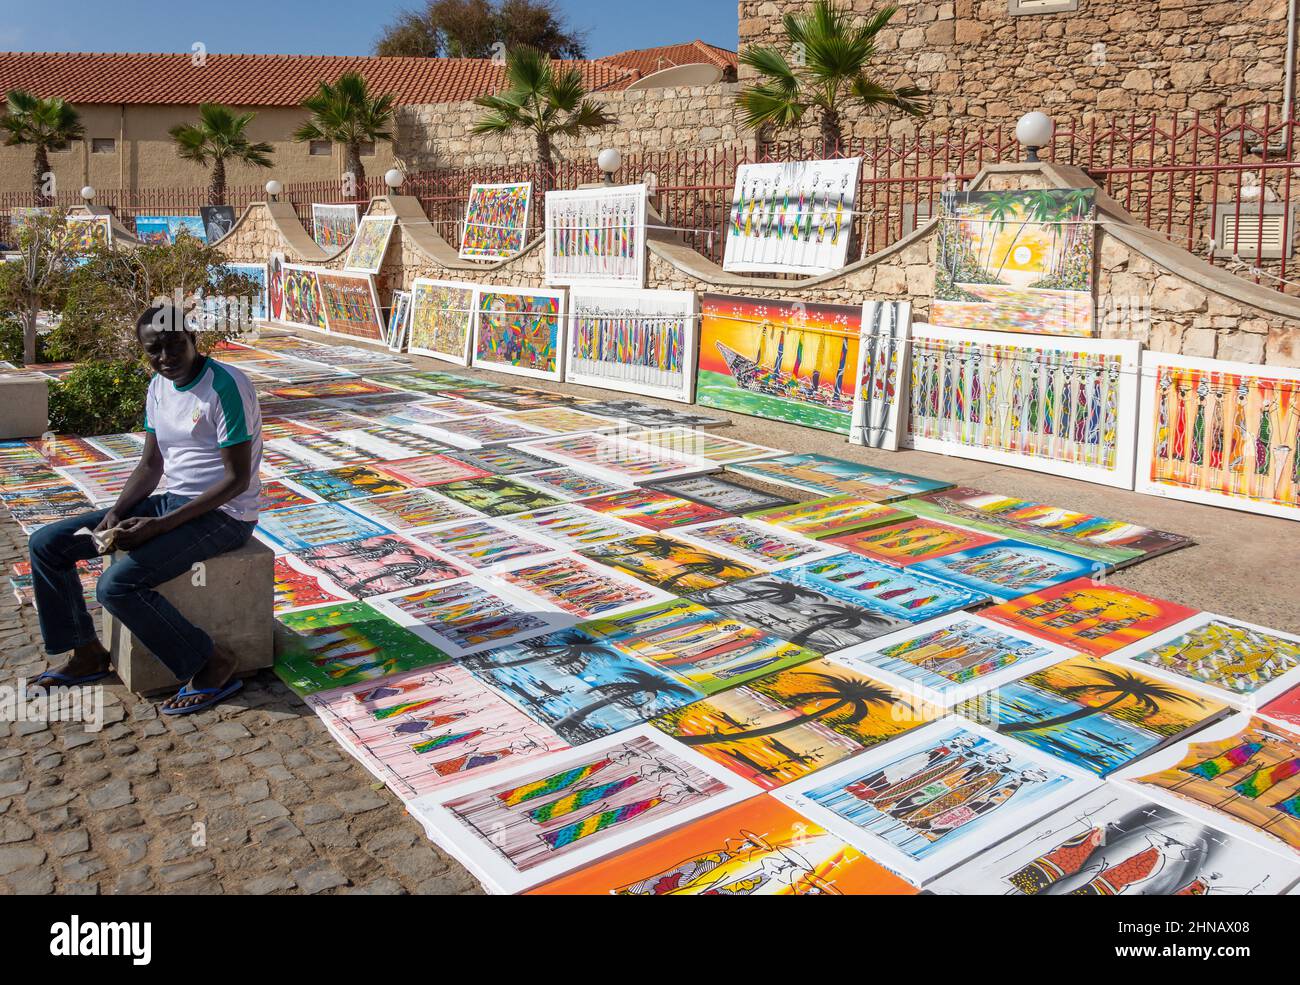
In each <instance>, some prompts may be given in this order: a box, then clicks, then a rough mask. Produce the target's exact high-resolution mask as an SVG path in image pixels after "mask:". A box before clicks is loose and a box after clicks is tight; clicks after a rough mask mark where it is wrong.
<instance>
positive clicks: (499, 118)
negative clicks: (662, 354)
mask: <svg viewBox="0 0 1300 985" xmlns="http://www.w3.org/2000/svg"><path fill="white" fill-rule="evenodd" d="M506 82H507V83H508V87H507V88H506V89H505V90H503V91H501V92H498V93H496V94H495V95H491V96H480V97H478V98H477V99H476V100H474V101H475V102H476V103H478V105H480V106H482V107H483V108H484V109H488V110H491V112H490V113H488V114H487V115H485V116H483V117H482V118H481V119H480V120H479V121H478V122H477V123H475V124H474V126H473V128H472V131H471V132H473V133H475V134H507V133H510V132H511V131H514V130H525V131H531V132H532V134H533V138H534V140H535V141H536V142H537V167H538V178H539V182H538V183H539V184H540V185H541V188H542V191H547V190H549V189H550V188H551V187H552V183H553V178H554V169H555V149H554V141H555V138H556V137H558V136H567V137H577V136H580V135H581V134H583V133H589V132H590V133H594V132H595V131H597V130H601V129H603V128H605V127H608V126H612V125H614V124H615V123H617V122H618V121H617V120H616V119H615V118H614V117H612V116H610V115H609V114H607V113H606V112H605V111H604V109H602V108H601V107H600V106H599V105H597V104H596V103H595V102H593V101H592V100H590V99H588V98H587V91H586V89H584V88H583V85H582V73H581V72H579V71H578V70H577V69H576V68H571V69H568V70H567V71H557V70H556V68H555V66H554V65H553V64H552V63H551V59H550V56H548V55H546V54H544V53H543V52H541V51H539V50H538V49H536V48H531V47H528V46H526V45H523V46H520V47H518V48H515V49H514V50H512V51H511V52H510V53H509V55H507V56H506Z"/></svg>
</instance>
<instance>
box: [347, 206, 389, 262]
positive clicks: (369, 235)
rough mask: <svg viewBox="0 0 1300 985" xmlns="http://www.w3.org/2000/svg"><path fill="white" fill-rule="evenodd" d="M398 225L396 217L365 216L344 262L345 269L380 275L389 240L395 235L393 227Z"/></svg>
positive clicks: (358, 226)
mask: <svg viewBox="0 0 1300 985" xmlns="http://www.w3.org/2000/svg"><path fill="white" fill-rule="evenodd" d="M396 224H397V216H395V215H368V216H364V217H363V218H362V220H361V222H360V223H359V224H358V225H357V231H356V235H355V236H354V237H353V238H352V246H351V247H350V248H349V249H348V255H347V259H346V260H344V261H343V269H345V270H355V271H358V272H359V273H363V274H377V273H379V268H380V266H382V265H383V262H384V254H385V253H387V252H388V239H389V237H390V236H392V235H393V226H395V225H396Z"/></svg>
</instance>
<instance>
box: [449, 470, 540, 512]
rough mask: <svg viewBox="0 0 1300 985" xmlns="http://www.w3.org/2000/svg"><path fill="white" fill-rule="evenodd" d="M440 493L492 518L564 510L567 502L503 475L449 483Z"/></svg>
mask: <svg viewBox="0 0 1300 985" xmlns="http://www.w3.org/2000/svg"><path fill="white" fill-rule="evenodd" d="M438 492H439V493H440V494H441V495H443V496H447V497H448V498H450V499H454V500H456V502H458V503H464V504H465V505H466V506H468V507H470V508H471V509H475V510H479V511H480V512H483V513H486V514H487V515H488V516H508V515H510V514H512V513H526V512H528V511H530V510H542V509H546V508H547V507H548V506H560V505H561V504H563V502H564V500H562V499H558V498H556V497H555V496H551V495H548V494H547V493H544V492H542V491H541V490H540V489H534V488H533V487H532V486H525V485H524V484H523V483H521V482H515V481H514V480H513V479H507V478H505V477H504V476H499V475H489V476H484V477H483V478H481V479H467V480H465V481H464V482H449V483H447V484H446V485H444V486H441V487H440V488H439V489H438Z"/></svg>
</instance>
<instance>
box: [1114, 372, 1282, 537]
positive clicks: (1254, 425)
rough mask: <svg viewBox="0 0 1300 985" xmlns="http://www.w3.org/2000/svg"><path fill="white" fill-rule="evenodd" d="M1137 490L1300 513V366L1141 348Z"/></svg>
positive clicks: (1238, 507)
mask: <svg viewBox="0 0 1300 985" xmlns="http://www.w3.org/2000/svg"><path fill="white" fill-rule="evenodd" d="M1138 441H1139V448H1138V470H1137V472H1138V474H1137V489H1138V492H1144V493H1150V494H1152V495H1155V496H1168V497H1170V498H1171V499H1185V500H1188V501H1190V502H1193V503H1208V504H1209V505H1211V506H1226V507H1229V508H1230V509H1236V510H1247V511H1250V512H1252V513H1265V514H1268V515H1269V516H1280V517H1286V518H1289V519H1292V520H1295V519H1300V370H1296V369H1287V368H1284V367H1281V366H1267V367H1264V366H1253V365H1250V364H1247V363H1234V362H1224V361H1221V360H1217V359H1200V358H1196V357H1193V356H1179V355H1171V354H1169V353H1164V352H1145V353H1143V354H1142V421H1141V427H1140V432H1139V439H1138Z"/></svg>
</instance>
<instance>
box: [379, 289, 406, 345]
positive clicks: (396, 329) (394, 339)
mask: <svg viewBox="0 0 1300 985" xmlns="http://www.w3.org/2000/svg"><path fill="white" fill-rule="evenodd" d="M410 314H411V294H410V292H409V291H394V292H393V304H392V307H391V308H389V310H388V328H387V330H386V331H385V333H384V341H385V342H386V343H387V344H388V351H389V352H402V351H403V350H405V349H406V331H407V327H408V326H409V324H410V322H409V318H410Z"/></svg>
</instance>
